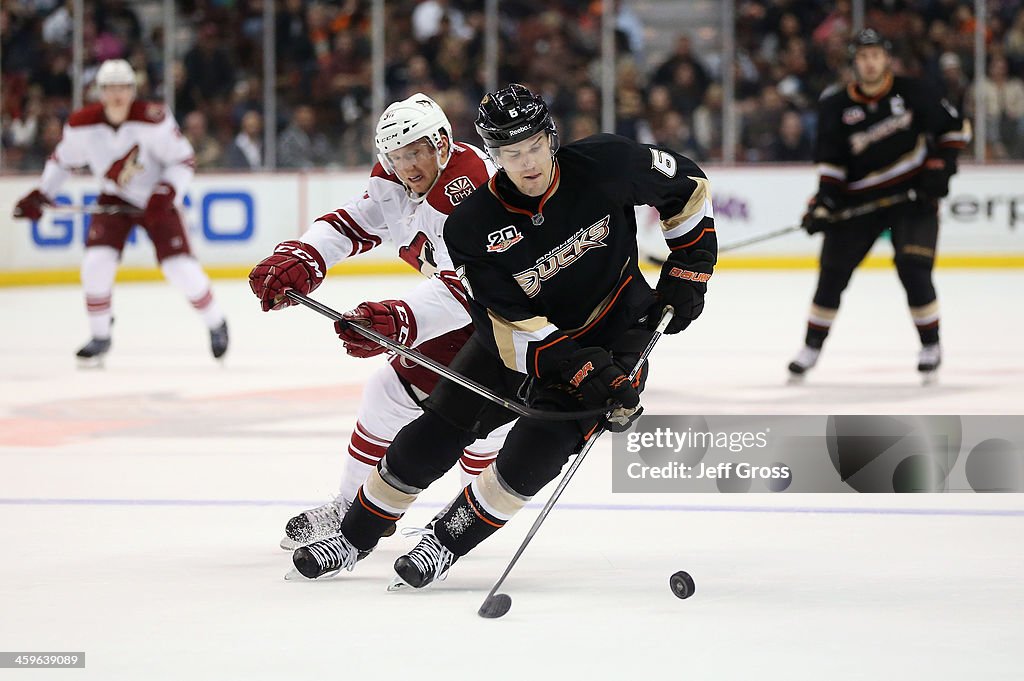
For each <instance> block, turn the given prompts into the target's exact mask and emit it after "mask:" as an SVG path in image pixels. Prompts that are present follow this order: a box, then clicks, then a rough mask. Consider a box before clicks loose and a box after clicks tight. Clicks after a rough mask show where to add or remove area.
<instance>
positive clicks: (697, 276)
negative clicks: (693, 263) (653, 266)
mask: <svg viewBox="0 0 1024 681" xmlns="http://www.w3.org/2000/svg"><path fill="white" fill-rule="evenodd" d="M668 276H670V277H675V278H676V279H683V280H685V281H695V282H697V283H698V284H705V283H707V282H708V280H709V279H711V275H710V274H708V273H707V272H694V271H693V270H684V269H682V268H679V267H673V268H672V269H670V270H669V271H668Z"/></svg>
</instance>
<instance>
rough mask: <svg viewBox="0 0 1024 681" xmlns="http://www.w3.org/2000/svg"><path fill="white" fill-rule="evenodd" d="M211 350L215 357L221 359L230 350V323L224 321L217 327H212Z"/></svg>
mask: <svg viewBox="0 0 1024 681" xmlns="http://www.w3.org/2000/svg"><path fill="white" fill-rule="evenodd" d="M210 351H211V352H213V358H214V359H220V358H221V357H223V356H224V353H226V352H227V351H228V323H227V322H226V321H225V322H222V323H221V325H220V326H218V327H217V328H216V329H210Z"/></svg>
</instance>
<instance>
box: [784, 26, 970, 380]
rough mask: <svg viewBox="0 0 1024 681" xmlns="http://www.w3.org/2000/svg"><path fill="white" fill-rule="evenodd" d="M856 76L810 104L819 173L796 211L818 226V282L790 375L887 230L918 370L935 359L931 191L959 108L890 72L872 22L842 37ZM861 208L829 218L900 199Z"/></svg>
mask: <svg viewBox="0 0 1024 681" xmlns="http://www.w3.org/2000/svg"><path fill="white" fill-rule="evenodd" d="M850 51H851V53H852V57H853V64H854V72H855V74H856V82H854V83H851V84H850V85H849V86H848V87H846V88H845V89H842V90H839V89H831V90H826V92H825V93H824V94H823V95H822V98H821V101H820V102H819V105H818V141H817V149H816V151H815V161H816V162H817V163H818V169H819V173H820V182H819V188H818V193H817V195H816V196H815V197H814V198H813V199H812V200H811V205H810V207H809V209H808V212H807V214H806V215H805V216H804V223H803V224H804V227H805V229H806V230H807V231H808V232H809V233H811V234H814V233H816V232H819V231H824V232H825V240H824V244H823V245H822V249H821V261H820V267H821V271H820V274H819V277H818V288H817V290H816V291H815V293H814V302H813V304H812V305H811V312H810V316H809V319H808V322H807V336H806V340H805V345H804V347H803V348H802V349H801V350H800V352H799V353H798V354H797V356H796V358H795V359H794V360H793V361H792V362H791V363H790V365H789V371H790V373H791V375H792V376H793V377H795V378H799V377H802V376H803V375H804V374H805V373H806V372H807V371H808V370H809V369H810V368H811V367H813V366H814V365H815V363H816V362H817V361H818V355H819V354H820V353H821V347H822V344H823V343H824V342H825V338H826V337H827V336H828V332H829V329H830V327H831V326H832V321H833V320H834V319H835V316H836V313H837V312H838V310H839V299H840V296H841V295H842V292H843V290H844V289H845V288H846V285H847V284H848V283H849V281H850V276H851V275H852V274H853V271H854V269H856V268H857V266H858V265H859V264H860V263H861V261H862V260H863V259H864V257H865V256H866V255H867V254H868V251H870V250H871V246H872V245H873V244H874V243H875V241H876V240H877V239H878V237H879V236H880V235H881V234H882V232H883V231H885V230H886V229H891V230H892V242H893V247H894V249H895V257H894V261H895V264H896V271H897V272H898V274H899V278H900V281H901V282H902V283H903V288H904V289H905V290H906V293H907V302H908V304H909V305H910V314H911V316H912V317H913V320H914V324H915V325H916V326H917V332H918V335H919V336H920V339H921V352H920V355H919V357H918V367H917V368H918V371H920V372H922V373H923V374H925V375H926V376H930V375H931V374H932V373H933V372H934V371H935V370H936V369H938V367H939V363H940V361H941V351H940V348H939V305H938V301H937V299H936V295H935V286H934V285H933V283H932V266H933V265H934V263H935V248H936V241H937V238H938V231H939V221H938V200H939V199H941V198H942V197H944V196H946V195H947V194H948V193H949V179H950V178H951V177H952V176H953V174H954V173H956V169H957V166H956V160H957V154H958V152H959V150H960V149H962V148H963V147H964V146H965V145H966V144H967V142H968V141H969V139H970V127H969V124H968V123H967V122H965V121H964V120H963V119H962V118H961V116H960V114H959V112H958V111H957V110H956V109H955V108H953V106H952V105H950V104H949V103H948V102H946V101H945V100H940V99H939V97H938V96H937V95H936V94H935V93H933V92H930V91H929V90H928V88H927V87H926V86H925V85H924V84H923V83H922V82H920V81H918V80H916V79H911V78H903V77H900V76H894V75H893V73H892V70H891V64H890V56H889V45H888V43H887V41H886V40H885V39H884V38H882V36H880V35H879V34H878V32H876V31H874V30H873V29H866V30H864V31H861V32H860V33H858V34H857V36H856V37H855V38H854V40H853V42H852V43H851V45H850ZM910 190H913V191H915V192H916V200H915V201H906V200H904V201H902V202H900V203H896V204H894V205H891V206H890V207H888V208H885V209H880V210H878V211H877V212H874V213H870V214H868V215H866V216H863V217H860V218H857V219H854V220H848V221H844V222H831V217H832V215H833V214H834V213H836V212H837V211H840V210H842V209H844V208H850V207H853V206H857V205H863V204H866V203H871V202H875V201H878V200H880V199H881V200H886V199H890V198H893V197H897V200H899V199H905V198H906V197H907V196H908V192H909V191H910Z"/></svg>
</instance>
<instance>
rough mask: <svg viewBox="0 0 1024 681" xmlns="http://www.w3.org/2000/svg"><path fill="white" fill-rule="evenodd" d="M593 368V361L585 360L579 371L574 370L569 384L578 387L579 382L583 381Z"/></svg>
mask: <svg viewBox="0 0 1024 681" xmlns="http://www.w3.org/2000/svg"><path fill="white" fill-rule="evenodd" d="M593 370H594V363H593V362H587V363H586V364H584V365H583V366H582V367H581V368H580V370H579V371H577V372H576V374H575V375H574V376H573V377H572V380H570V381H569V384H570V385H572V387H574V388H578V387H580V383H582V382H583V381H584V379H586V377H587V376H588V375H589V374H590V372H591V371H593Z"/></svg>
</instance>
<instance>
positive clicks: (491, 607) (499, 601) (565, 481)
mask: <svg viewBox="0 0 1024 681" xmlns="http://www.w3.org/2000/svg"><path fill="white" fill-rule="evenodd" d="M673 312H674V311H673V310H672V307H671V306H665V311H664V312H662V314H661V320H660V321H659V322H658V327H657V328H656V329H655V330H654V335H653V336H651V342H650V343H648V344H647V347H646V348H644V351H643V353H641V354H640V359H638V360H637V361H636V365H635V366H634V367H633V370H632V371H631V372H629V380H630V381H632V380H633V379H634V378H636V375H637V374H638V373H640V369H641V368H642V367H643V365H644V362H646V361H647V356H648V355H650V354H651V351H652V350H654V346H655V344H656V343H657V342H658V339H659V338H661V334H663V333H665V328H666V327H667V326H668V324H669V322H671V321H672V315H673ZM604 431H605V428H604V425H603V424H598V426H597V430H595V431H594V433H593V434H592V435H591V436H590V439H589V440H587V443H586V444H585V445H584V446H583V449H581V450H580V453H579V454H577V455H576V460H575V461H573V462H572V465H571V466H569V470H567V471H566V472H565V475H563V476H562V480H561V481H560V482H559V483H558V487H556V488H555V491H554V492H552V493H551V498H550V499H548V503H546V504H544V508H542V509H541V511H540V513H539V514H538V515H537V519H536V520H535V521H533V526H532V527H531V528H530V531H529V532H527V533H526V539H524V540H523V543H522V544H520V545H519V550H518V551H516V553H515V555H514V556H512V560H511V561H509V564H508V566H507V567H506V568H505V571H504V572H503V573H501V577H499V578H498V581H497V582H495V583H494V586H493V587H491V592H490V593H489V594H487V598H485V599H484V602H483V603H481V604H480V609H479V610H477V611H476V614H478V615H480V616H481V617H486V618H488V619H495V618H498V617H502V616H503V615H504V614H505V613H507V612H508V611H509V608H511V607H512V597H511V596H509V595H508V594H500V593H498V589H500V588H501V585H502V584H503V583H504V582H505V578H506V577H508V574H509V573H510V572H512V568H513V567H515V564H516V562H518V560H519V557H520V556H522V555H523V552H524V551H525V550H526V547H527V546H528V545H529V544H530V540H532V539H533V536H534V535H535V534H537V530H539V529H540V526H541V524H542V523H543V522H544V519H545V518H547V517H548V514H549V513H551V509H552V508H554V506H555V503H556V502H557V501H558V498H559V497H560V496H562V492H564V491H565V488H566V487H568V485H569V481H570V480H572V476H573V475H575V474H576V470H577V469H578V468H579V467H580V464H582V463H583V459H584V457H586V455H587V452H589V451H590V448H591V447H592V446H593V445H594V442H596V441H597V438H598V437H600V435H601V433H603V432H604Z"/></svg>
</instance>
